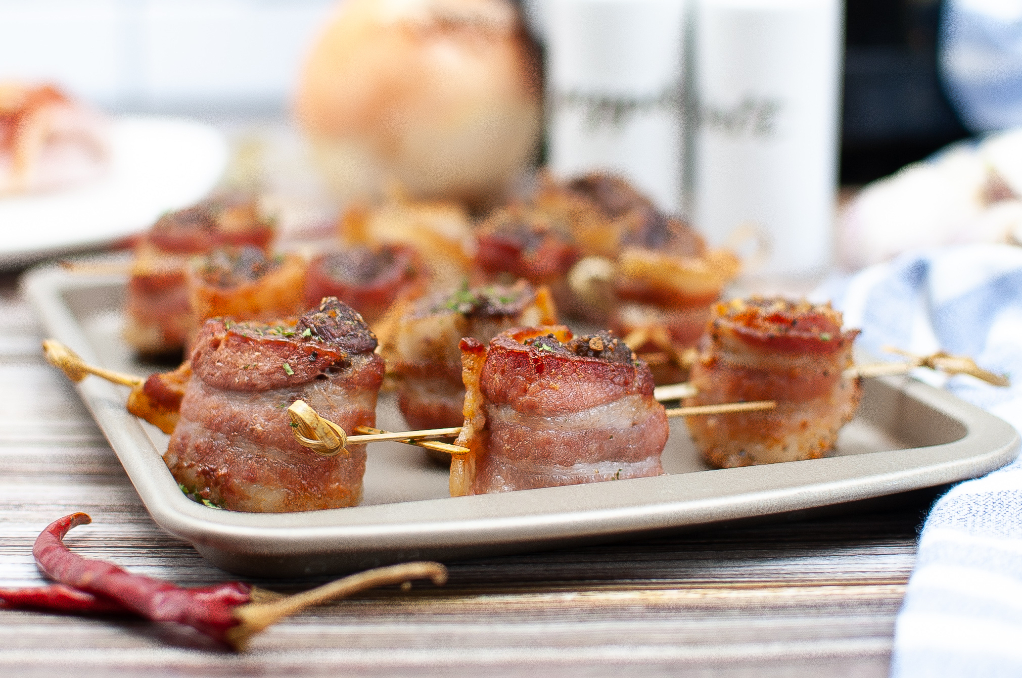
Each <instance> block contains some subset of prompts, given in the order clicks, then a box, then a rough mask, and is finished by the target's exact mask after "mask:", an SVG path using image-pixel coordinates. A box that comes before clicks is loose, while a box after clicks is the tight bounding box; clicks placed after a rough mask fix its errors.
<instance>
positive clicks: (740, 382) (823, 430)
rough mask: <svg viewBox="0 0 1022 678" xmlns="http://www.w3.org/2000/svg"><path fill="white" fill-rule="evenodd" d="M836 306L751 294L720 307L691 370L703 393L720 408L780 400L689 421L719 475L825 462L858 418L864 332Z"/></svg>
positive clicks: (705, 401) (696, 401)
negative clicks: (855, 353)
mask: <svg viewBox="0 0 1022 678" xmlns="http://www.w3.org/2000/svg"><path fill="white" fill-rule="evenodd" d="M841 325H842V318H841V314H840V313H839V312H837V311H835V310H834V309H833V308H831V307H830V305H829V304H811V303H809V302H807V301H792V300H788V299H783V298H778V297H751V298H748V299H735V300H733V301H730V302H727V303H721V304H717V305H716V306H715V307H714V309H713V318H712V320H711V321H710V323H709V325H708V327H707V337H706V338H705V339H704V343H703V345H702V347H701V351H700V353H699V357H698V359H697V360H696V362H695V364H694V365H693V366H692V375H691V383H692V385H693V386H694V387H695V388H696V390H697V393H696V395H695V396H692V397H690V398H686V399H685V400H684V401H683V402H684V404H685V405H686V406H690V405H712V404H717V403H733V402H741V401H755V400H773V401H776V402H777V407H776V408H775V409H772V410H767V411H761V412H744V413H734V414H726V415H709V416H702V417H690V418H689V419H688V420H687V423H688V428H689V432H690V433H691V435H692V439H693V441H694V442H695V444H696V447H697V448H698V449H699V451H700V452H701V453H702V455H703V457H704V458H705V459H706V461H707V463H709V464H710V465H712V466H716V467H720V468H730V467H735V466H750V465H753V464H769V463H775V462H783V461H798V460H803V459H818V458H820V457H822V456H824V455H825V454H826V453H827V452H829V451H830V450H831V449H833V447H834V444H835V442H836V441H837V435H838V431H839V430H840V429H841V427H842V426H844V425H845V424H846V423H848V422H849V421H850V420H851V418H852V416H853V415H854V414H855V409H856V408H857V407H858V404H859V399H860V397H861V395H862V385H861V379H860V378H859V377H858V376H850V375H848V374H846V370H848V369H849V368H850V367H852V365H853V361H852V344H853V343H854V341H855V338H856V337H857V336H858V334H859V331H858V330H845V329H842V326H841Z"/></svg>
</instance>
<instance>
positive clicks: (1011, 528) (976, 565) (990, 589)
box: [813, 245, 1022, 678]
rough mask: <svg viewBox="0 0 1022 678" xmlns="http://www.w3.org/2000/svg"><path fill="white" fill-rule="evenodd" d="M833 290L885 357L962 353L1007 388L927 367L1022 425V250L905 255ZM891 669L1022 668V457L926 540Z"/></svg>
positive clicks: (964, 490) (900, 673) (962, 497)
mask: <svg viewBox="0 0 1022 678" xmlns="http://www.w3.org/2000/svg"><path fill="white" fill-rule="evenodd" d="M813 297H814V298H815V299H830V300H832V301H833V303H834V306H835V307H836V308H838V309H840V310H841V311H843V313H844V319H845V324H846V325H847V326H849V327H860V328H862V335H861V337H860V341H861V347H862V348H864V349H865V350H866V351H868V352H870V353H872V354H873V355H877V356H881V355H883V351H882V347H883V346H887V345H893V346H897V347H900V348H904V349H907V350H909V351H912V352H913V353H919V354H926V353H932V352H934V351H936V350H940V349H943V350H946V351H949V352H951V353H958V354H965V355H968V356H971V357H972V358H974V359H975V360H976V362H977V363H979V364H980V366H982V367H984V368H986V369H989V370H991V371H993V372H998V373H1005V374H1007V375H1009V377H1010V378H1011V380H1012V386H1011V387H1010V388H1007V389H1005V388H997V387H994V386H990V385H987V384H985V383H982V382H980V381H978V380H976V379H973V378H972V377H967V376H957V377H946V376H942V375H936V374H934V373H932V372H928V371H925V370H918V372H919V374H918V376H919V378H921V379H924V380H927V381H930V382H933V383H936V385H939V386H943V387H944V388H946V389H947V390H949V391H951V392H952V393H954V394H955V395H957V396H959V397H960V398H962V399H963V400H966V401H968V402H970V403H973V404H974V405H977V406H979V407H982V408H984V409H986V410H987V411H989V412H992V413H994V414H996V415H998V416H1000V417H1001V418H1003V419H1005V420H1007V421H1008V422H1009V423H1011V424H1012V425H1013V426H1014V427H1015V429H1016V430H1018V431H1022V248H1017V247H1011V246H1009V245H970V246H963V247H956V248H946V249H937V250H931V251H926V252H920V253H915V254H908V255H904V256H902V257H900V258H898V259H896V260H894V261H892V262H889V263H885V264H879V265H877V266H873V267H870V268H867V269H865V270H864V271H862V272H860V273H858V274H855V275H853V276H852V277H850V278H847V279H843V280H835V281H831V282H829V283H827V284H825V285H823V286H822V287H821V289H819V290H818V291H817V293H815V294H814V295H813ZM891 674H892V675H893V676H896V677H898V678H915V677H916V676H1022V461H1015V462H1014V463H1012V464H1009V465H1008V466H1006V467H1004V468H1002V469H1000V470H998V471H994V472H993V473H990V474H988V475H987V476H985V477H983V478H979V479H976V480H970V481H967V482H963V483H960V484H959V485H957V486H955V487H954V488H953V489H951V490H950V491H949V492H948V493H947V494H945V495H944V496H943V497H941V498H940V499H939V500H938V501H937V503H936V504H934V506H933V509H932V510H931V512H930V514H929V516H928V517H927V518H926V522H925V523H924V525H923V530H922V533H921V535H920V538H919V550H918V555H917V559H916V564H915V570H914V571H913V572H912V576H911V578H910V579H909V583H908V589H907V592H906V596H905V601H904V604H903V606H902V609H901V612H900V614H899V615H898V620H897V626H896V630H895V638H894V655H893V658H892V664H891Z"/></svg>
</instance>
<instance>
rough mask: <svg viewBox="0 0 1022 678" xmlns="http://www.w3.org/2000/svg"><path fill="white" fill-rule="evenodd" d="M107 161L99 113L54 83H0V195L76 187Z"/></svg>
mask: <svg viewBox="0 0 1022 678" xmlns="http://www.w3.org/2000/svg"><path fill="white" fill-rule="evenodd" d="M109 164H110V141H109V130H108V122H107V120H106V118H105V117H104V116H103V115H102V114H101V113H99V111H97V110H95V109H93V108H92V107H90V106H88V105H86V104H84V103H82V102H81V101H78V100H76V99H74V98H73V97H71V96H69V95H68V94H66V93H65V92H63V91H61V90H60V89H59V88H57V87H56V86H54V85H48V84H47V85H33V84H27V83H21V82H14V81H0V196H4V195H18V194H23V193H31V192H37V191H52V190H58V189H65V188H73V187H75V186H80V185H82V184H86V183H89V182H90V181H94V180H96V179H99V178H100V177H102V176H103V175H104V174H105V173H106V171H107V170H108V167H109Z"/></svg>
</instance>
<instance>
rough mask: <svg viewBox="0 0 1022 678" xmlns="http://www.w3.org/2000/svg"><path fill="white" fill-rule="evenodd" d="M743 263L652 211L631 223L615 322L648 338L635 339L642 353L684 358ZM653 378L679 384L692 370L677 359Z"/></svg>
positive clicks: (617, 275)
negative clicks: (658, 353) (656, 353)
mask: <svg viewBox="0 0 1022 678" xmlns="http://www.w3.org/2000/svg"><path fill="white" fill-rule="evenodd" d="M739 267H740V265H739V262H738V258H737V257H736V256H735V255H734V254H733V253H731V252H729V251H726V250H713V249H709V248H707V246H706V243H705V242H704V241H703V239H702V238H701V237H700V236H699V235H698V234H697V233H696V232H695V231H693V230H692V229H690V228H689V227H688V226H686V225H685V224H683V223H681V222H679V221H675V220H672V219H667V218H666V217H665V216H663V215H661V214H659V213H656V212H650V211H647V212H645V213H644V214H642V215H641V219H639V220H636V221H635V222H634V223H633V224H632V225H631V230H630V231H629V233H628V235H627V236H626V237H625V238H624V246H623V248H622V250H621V253H620V255H619V256H618V258H617V261H616V262H615V271H614V282H613V286H614V295H615V297H616V298H617V308H616V309H615V312H614V315H613V319H612V321H611V326H612V327H613V329H614V330H615V331H616V332H618V333H619V334H620V335H621V336H624V337H637V336H639V337H645V338H643V339H638V340H635V341H631V340H630V341H631V343H632V344H633V345H632V348H633V349H635V350H636V351H638V352H639V353H651V352H666V353H668V354H670V355H673V356H680V355H681V354H683V353H684V352H685V351H686V350H687V349H691V348H693V347H694V346H695V345H696V343H697V342H698V341H699V338H700V337H701V336H702V333H703V328H704V327H705V326H706V322H707V321H708V320H709V318H710V309H711V308H712V306H713V304H714V303H715V302H716V301H717V300H718V299H719V298H720V294H721V291H722V290H723V289H724V286H725V285H727V284H728V283H729V282H730V281H731V280H732V279H734V277H735V276H737V274H738V270H739ZM655 337H660V338H661V339H659V340H654V339H653V338H655ZM662 338H666V341H665V340H664V339H662ZM654 376H655V377H656V380H657V383H677V382H679V381H684V380H685V378H686V376H687V374H686V370H685V369H684V368H683V367H682V366H681V365H680V364H678V363H677V362H676V363H675V364H673V365H666V366H663V367H658V368H655V369H654Z"/></svg>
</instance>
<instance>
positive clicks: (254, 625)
mask: <svg viewBox="0 0 1022 678" xmlns="http://www.w3.org/2000/svg"><path fill="white" fill-rule="evenodd" d="M412 579H431V580H432V581H433V583H434V584H436V585H437V586H440V585H441V584H443V583H444V582H446V581H447V568H445V567H444V566H443V565H441V564H440V563H432V562H416V563H404V564H401V565H391V566H389V567H378V568H376V569H373V570H367V571H365V572H359V573H358V574H353V575H351V576H348V577H344V578H343V579H338V580H337V581H333V582H330V583H329V584H324V585H323V586H319V587H317V588H314V589H311V590H309V591H304V592H302V593H296V594H295V595H293V596H287V597H285V598H281V599H280V600H277V601H273V602H266V603H247V604H245V605H240V606H238V607H237V608H235V609H234V617H235V619H237V620H238V625H237V626H235V627H234V628H232V629H230V630H229V631H228V632H227V641H228V642H229V643H230V644H231V646H232V647H233V648H234V649H235V650H238V651H241V650H244V649H245V647H246V646H247V645H248V642H249V640H251V638H252V636H254V635H255V634H257V633H259V632H261V631H263V630H265V629H266V628H268V627H269V626H271V625H273V624H275V623H277V622H278V621H280V620H281V619H284V618H285V617H289V616H291V615H293V614H295V613H298V612H301V611H302V610H304V609H306V608H308V607H311V606H313V605H319V604H321V603H325V602H328V601H331V600H337V599H339V598H346V597H348V596H351V595H354V594H356V593H359V592H361V591H365V590H367V589H371V588H375V587H377V586H387V585H389V584H404V583H406V582H410V581H411V580H412Z"/></svg>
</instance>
